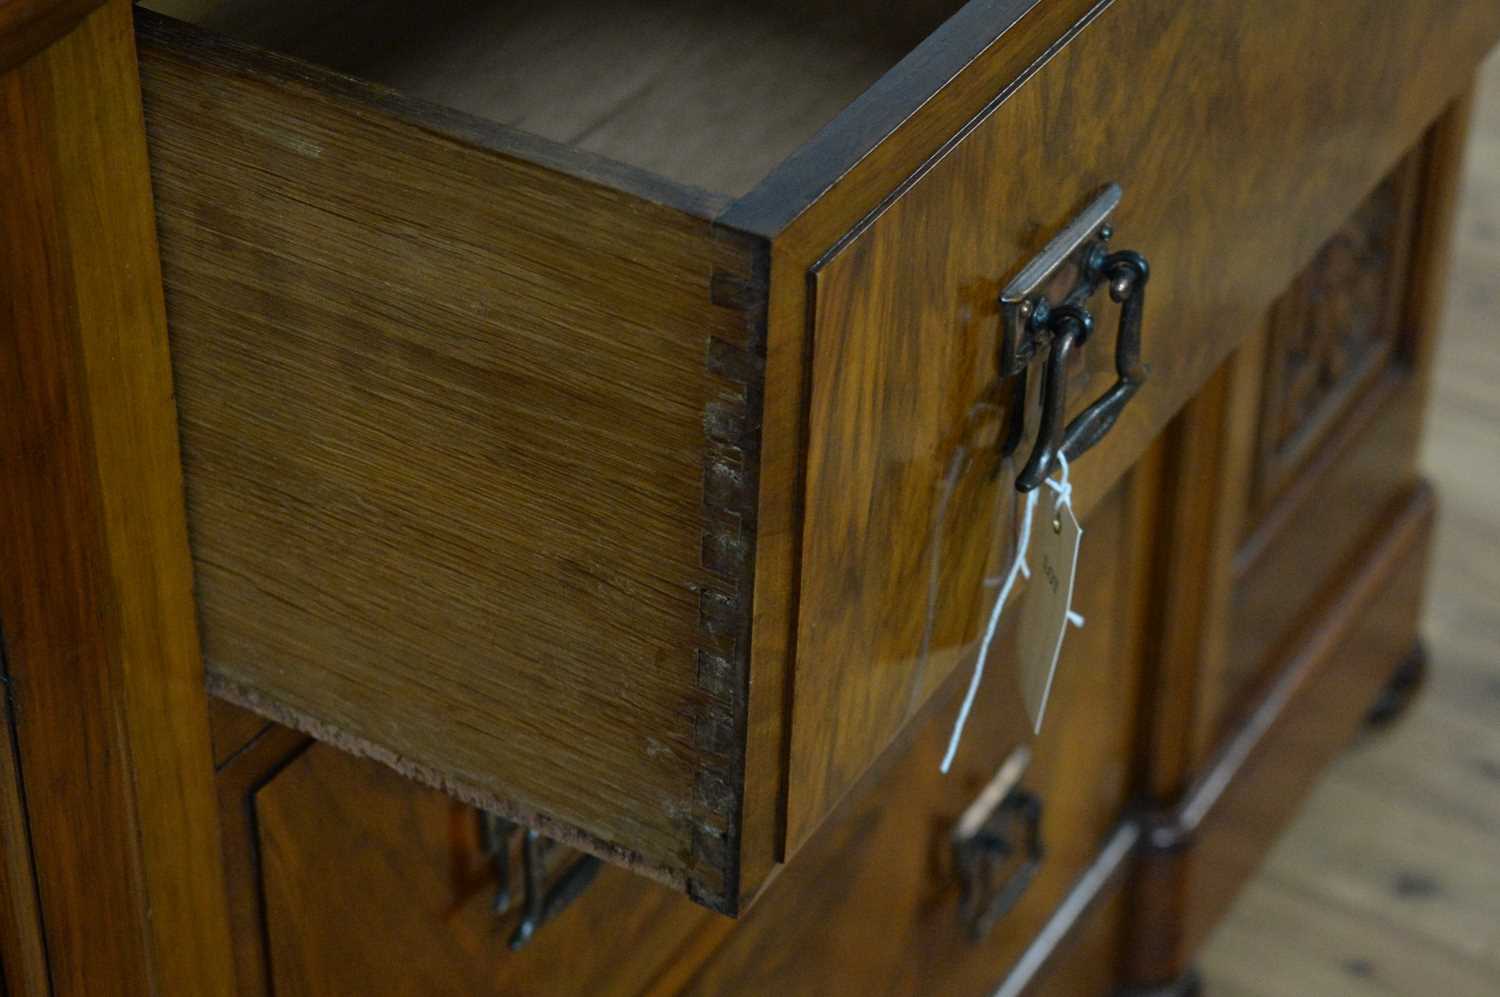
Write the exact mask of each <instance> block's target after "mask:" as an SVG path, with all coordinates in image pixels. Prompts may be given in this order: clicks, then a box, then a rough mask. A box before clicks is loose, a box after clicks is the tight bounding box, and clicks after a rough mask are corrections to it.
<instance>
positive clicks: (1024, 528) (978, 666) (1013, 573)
mask: <svg viewBox="0 0 1500 997" xmlns="http://www.w3.org/2000/svg"><path fill="white" fill-rule="evenodd" d="M1057 460H1058V465H1059V469H1060V473H1059V478H1058V480H1057V481H1053V480H1052V479H1051V478H1047V479H1046V481H1045V484H1046V485H1047V487H1048V488H1051V489H1052V490H1053V491H1054V492H1056V493H1057V502H1056V504H1055V506H1054V508H1055V509H1057V510H1058V511H1061V510H1062V507H1063V506H1067V507H1068V508H1070V509H1071V508H1072V507H1073V484H1072V482H1071V481H1069V480H1068V458H1067V457H1065V456H1063V453H1062V451H1061V450H1059V451H1058V452H1057ZM1040 494H1041V492H1040V491H1039V490H1038V489H1035V488H1033V489H1032V490H1031V491H1029V492H1027V493H1026V511H1025V514H1024V515H1023V516H1022V517H1021V535H1020V536H1019V537H1018V538H1017V539H1016V556H1015V559H1014V560H1013V561H1011V563H1010V570H1009V571H1007V572H1006V573H1005V584H1003V585H1002V586H1000V594H999V595H997V596H996V597H995V605H994V606H993V607H992V608H991V609H990V619H989V623H988V624H987V625H986V626H985V628H984V638H983V639H982V640H981V641H980V642H979V657H978V658H977V659H975V661H974V674H973V675H972V676H971V677H970V678H969V688H968V691H966V692H965V693H964V701H963V705H962V706H960V707H959V708H958V718H957V719H955V720H954V721H953V733H952V735H951V736H949V738H948V751H947V753H946V754H944V755H943V763H942V765H941V766H939V769H940V771H941V772H942V773H943V774H944V775H947V773H948V769H949V768H951V767H952V766H953V757H954V756H955V755H956V754H958V742H959V741H961V740H962V739H963V736H964V727H965V726H966V725H967V724H968V722H969V712H970V711H971V710H972V709H973V708H974V698H975V697H976V696H977V695H978V694H979V683H980V682H981V681H982V680H983V679H984V663H985V660H986V659H987V658H989V656H990V645H991V644H992V643H994V640H995V631H996V630H998V629H999V627H1000V612H1001V610H1003V609H1004V608H1005V603H1006V601H1007V600H1008V599H1009V598H1010V593H1011V590H1012V589H1014V588H1015V587H1016V579H1017V578H1018V577H1022V576H1024V577H1026V578H1030V577H1031V567H1030V566H1029V565H1028V564H1027V563H1026V551H1027V549H1028V548H1030V546H1031V520H1032V518H1033V515H1034V514H1035V512H1036V503H1037V496H1039V495H1040ZM986 584H987V585H988V584H990V583H989V582H986ZM1068 622H1069V623H1071V624H1073V625H1074V626H1075V627H1081V626H1083V617H1082V616H1080V615H1078V614H1077V613H1075V612H1073V611H1072V610H1069V611H1068Z"/></svg>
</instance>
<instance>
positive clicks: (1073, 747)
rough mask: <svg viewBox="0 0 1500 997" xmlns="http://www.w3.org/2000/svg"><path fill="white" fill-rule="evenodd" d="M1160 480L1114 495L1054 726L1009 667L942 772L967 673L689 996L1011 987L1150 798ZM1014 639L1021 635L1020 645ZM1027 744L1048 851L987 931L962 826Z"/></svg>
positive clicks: (1124, 486) (1085, 585)
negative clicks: (1036, 942) (1144, 632)
mask: <svg viewBox="0 0 1500 997" xmlns="http://www.w3.org/2000/svg"><path fill="white" fill-rule="evenodd" d="M1153 489H1154V482H1153V481H1152V480H1151V479H1150V478H1149V476H1146V475H1142V476H1140V477H1139V478H1137V477H1132V478H1129V479H1127V480H1126V481H1124V482H1122V483H1121V485H1120V486H1119V487H1117V488H1115V489H1113V490H1112V492H1111V493H1110V494H1109V495H1108V496H1105V497H1104V498H1103V499H1102V501H1101V504H1100V505H1099V507H1098V511H1097V513H1096V515H1095V517H1094V521H1093V526H1092V527H1091V530H1090V532H1089V534H1088V543H1089V544H1090V548H1089V550H1088V552H1087V553H1086V554H1085V555H1084V556H1085V557H1086V558H1087V559H1088V560H1087V563H1088V564H1089V565H1091V568H1090V569H1087V570H1084V571H1083V572H1082V573H1081V575H1080V578H1079V584H1078V590H1077V594H1076V599H1075V604H1076V606H1077V608H1078V610H1079V612H1081V613H1083V614H1084V616H1085V617H1086V618H1087V619H1088V621H1089V622H1088V625H1087V626H1086V627H1085V628H1084V629H1083V630H1080V631H1076V632H1074V633H1073V634H1071V635H1069V637H1068V639H1067V641H1066V643H1065V644H1064V645H1063V651H1062V660H1061V663H1060V665H1059V672H1058V678H1057V683H1056V687H1055V690H1054V693H1053V695H1054V700H1053V703H1052V705H1051V706H1050V707H1049V716H1048V718H1047V724H1046V726H1045V727H1044V728H1043V731H1042V733H1041V735H1040V737H1036V738H1033V737H1032V735H1031V732H1030V725H1029V722H1028V721H1027V719H1026V716H1025V711H1024V709H1023V708H1022V706H1021V703H1020V698H1019V697H1018V696H1017V695H1016V694H1015V692H1014V687H1013V679H1012V677H1011V676H1010V675H1008V674H1005V673H1004V672H1003V671H1002V672H997V674H996V675H995V676H994V679H995V681H993V682H990V683H988V684H987V685H986V686H985V687H984V689H983V690H982V693H981V695H980V697H979V700H978V702H977V705H976V707H975V715H974V722H973V725H972V727H971V728H970V732H969V738H968V740H967V741H966V746H967V747H966V750H965V751H964V752H963V753H961V754H960V756H959V758H958V760H957V761H956V763H955V766H954V769H953V771H952V773H950V774H949V775H948V776H946V777H943V776H940V775H938V773H937V765H938V761H939V759H940V758H941V757H942V754H943V751H944V749H945V748H946V746H947V738H948V732H949V728H950V723H951V716H952V712H951V711H952V707H953V706H954V704H955V703H956V700H957V698H958V695H959V694H960V693H961V692H962V691H963V690H962V686H963V682H962V681H961V679H962V676H954V677H953V679H952V680H950V681H949V682H948V683H947V685H946V686H945V687H944V689H943V690H941V691H940V692H939V693H938V694H937V695H936V697H935V701H934V704H933V705H932V706H931V707H930V708H929V709H927V710H924V711H923V712H922V713H921V715H920V718H919V719H918V720H917V721H916V723H915V724H914V726H915V727H916V730H915V732H914V733H912V734H909V735H907V736H905V737H904V738H903V743H902V745H901V747H900V749H898V751H896V752H893V753H892V754H891V755H888V756H887V759H886V760H885V761H882V762H881V763H880V764H879V765H877V767H876V769H875V770H874V771H872V772H871V773H870V775H869V776H867V777H866V779H865V780H864V781H863V782H862V783H861V786H860V787H859V788H858V789H856V790H855V791H854V793H853V794H852V795H851V797H850V798H849V799H847V800H846V801H845V803H844V805H843V806H842V807H841V808H840V810H839V812H838V814H837V815H836V816H835V817H833V818H832V819H831V820H830V821H829V822H828V824H827V826H825V827H824V828H822V829H821V830H820V831H819V832H818V833H817V834H816V835H815V836H814V838H813V840H812V841H811V842H810V843H809V844H808V845H807V847H806V849H804V851H803V853H802V854H799V855H798V856H797V858H796V859H795V860H794V861H793V862H791V863H790V864H789V865H788V866H787V867H786V868H785V869H784V870H782V872H781V873H780V875H779V876H778V877H777V878H776V879H775V880H774V881H773V882H772V883H771V884H770V885H769V886H768V887H767V889H766V891H765V893H764V895H763V896H762V897H761V898H760V899H759V900H758V901H757V902H756V905H755V906H754V907H752V908H751V909H750V911H749V912H748V913H747V914H746V915H745V916H744V917H743V918H742V919H741V920H740V922H739V923H738V924H737V925H736V926H735V928H734V931H733V932H732V933H731V934H730V935H729V937H728V939H727V941H725V943H724V944H723V946H722V947H721V948H720V949H719V951H718V952H717V953H716V954H715V956H714V957H713V958H712V959H711V960H710V961H709V963H708V964H707V966H706V967H705V968H704V969H703V971H702V972H701V973H700V974H699V975H698V976H697V978H696V979H695V980H694V981H693V983H692V985H691V986H690V987H689V989H688V992H690V993H694V994H705V995H707V994H723V993H743V994H759V993H787V994H828V993H833V992H857V993H869V994H908V993H954V994H959V993H975V994H977V993H991V992H993V991H994V990H995V988H997V987H999V986H1001V985H1002V983H1003V982H1004V981H1005V977H1006V976H1007V974H1009V973H1010V972H1011V970H1012V968H1013V967H1014V966H1015V964H1016V962H1017V960H1018V959H1019V958H1020V956H1021V954H1022V953H1023V951H1025V950H1026V949H1027V948H1028V946H1029V945H1030V944H1031V943H1032V941H1033V939H1034V938H1035V937H1036V936H1037V934H1038V931H1039V929H1040V928H1041V927H1042V925H1043V924H1045V923H1046V922H1047V921H1048V919H1049V918H1050V916H1051V915H1052V914H1053V912H1054V910H1055V909H1056V908H1057V906H1058V904H1059V902H1060V901H1062V899H1063V898H1064V897H1065V896H1066V895H1067V894H1068V892H1069V890H1070V889H1072V887H1073V886H1074V884H1075V882H1076V881H1077V880H1078V879H1079V878H1080V876H1082V875H1083V873H1084V872H1085V870H1087V869H1088V868H1089V867H1090V865H1091V864H1092V863H1093V862H1094V861H1095V860H1096V858H1097V856H1098V855H1099V853H1100V851H1101V849H1103V848H1104V847H1105V846H1106V843H1107V842H1108V841H1110V839H1111V836H1112V834H1113V833H1114V832H1115V830H1116V827H1117V825H1118V823H1119V822H1120V821H1121V819H1122V818H1123V817H1124V816H1125V813H1126V805H1127V804H1128V802H1129V801H1130V799H1131V798H1132V796H1133V792H1134V787H1133V783H1132V762H1131V758H1132V753H1133V748H1134V744H1135V739H1136V737H1137V735H1138V729H1137V717H1138V707H1139V702H1138V698H1137V688H1136V683H1137V680H1138V676H1139V670H1140V667H1141V664H1142V657H1141V655H1142V653H1143V650H1144V649H1143V647H1142V646H1141V645H1140V643H1139V642H1138V641H1137V640H1135V638H1134V635H1135V634H1137V633H1138V632H1139V631H1140V630H1141V629H1142V627H1141V618H1140V617H1141V615H1142V613H1143V612H1144V609H1145V606H1146V604H1147V602H1148V597H1147V591H1148V590H1147V589H1146V588H1145V587H1144V586H1143V584H1142V581H1143V579H1142V578H1141V575H1140V568H1141V566H1142V564H1143V563H1144V562H1145V561H1146V560H1147V559H1146V558H1144V557H1142V556H1141V554H1142V552H1143V550H1145V549H1147V548H1148V547H1149V543H1150V541H1149V538H1148V537H1147V536H1146V535H1145V534H1144V533H1142V532H1141V531H1140V530H1139V524H1140V523H1141V522H1143V521H1145V520H1146V519H1147V518H1148V517H1144V516H1142V514H1141V513H1142V511H1143V509H1144V508H1146V507H1148V506H1149V504H1150V503H1151V502H1152V501H1153V498H1154V495H1153ZM1013 645H1014V642H1013V641H1011V640H1007V641H1005V646H1004V648H1003V650H1004V652H1005V653H1007V654H1008V653H1009V652H1010V651H1011V650H1012V648H1013ZM1018 744H1028V745H1029V746H1030V747H1031V750H1032V753H1033V761H1032V763H1031V766H1030V768H1029V769H1028V770H1027V772H1026V774H1025V775H1024V777H1023V779H1022V785H1023V786H1024V787H1025V788H1027V789H1029V790H1031V791H1033V792H1035V793H1036V794H1037V795H1038V796H1039V798H1040V799H1041V801H1042V805H1043V818H1042V835H1043V840H1044V844H1045V847H1046V857H1045V858H1044V859H1043V862H1042V866H1041V869H1040V872H1039V874H1038V875H1037V878H1036V879H1035V880H1034V881H1033V882H1032V883H1031V885H1030V886H1029V887H1028V889H1027V890H1026V892H1025V893H1024V894H1023V895H1022V898H1021V900H1020V903H1019V904H1018V905H1017V906H1016V907H1015V908H1014V909H1013V910H1012V911H1011V912H1010V913H1009V914H1007V915H1006V916H1005V917H1004V918H1002V919H1001V920H1000V921H999V922H998V923H997V924H996V925H995V927H994V929H993V930H992V931H991V932H990V933H989V934H988V935H987V936H985V937H984V938H982V939H981V940H979V941H978V942H975V941H973V940H971V939H970V938H969V937H968V936H967V934H966V933H965V931H964V928H963V926H962V923H961V922H960V919H959V916H958V897H959V885H958V880H957V876H956V873H955V870H954V867H953V862H952V856H951V853H950V850H949V844H948V842H949V836H950V835H951V833H952V830H953V826H954V823H955V821H956V820H957V818H958V815H959V814H960V813H962V812H963V810H964V808H965V807H966V806H967V805H968V803H969V802H970V801H971V800H972V799H973V797H974V796H975V794H976V793H977V792H978V790H979V789H980V787H982V786H983V785H984V784H985V783H986V782H987V781H988V780H989V779H990V778H991V777H992V776H993V774H994V772H995V770H996V768H998V767H999V765H1000V764H1001V762H1003V761H1004V760H1005V759H1006V757H1007V756H1008V754H1009V753H1010V751H1011V750H1012V749H1013V748H1014V747H1015V746H1016V745H1018ZM1126 854H1128V847H1127V850H1126ZM1107 885H1108V881H1107V880H1106V881H1105V883H1103V884H1101V887H1104V886H1107ZM1091 934H1097V936H1098V938H1097V940H1096V941H1094V942H1093V943H1091V944H1090V945H1089V947H1087V948H1085V950H1084V951H1078V952H1074V954H1073V958H1077V959H1080V960H1084V961H1088V962H1091V963H1093V964H1094V966H1095V969H1096V971H1098V972H1099V973H1100V974H1101V975H1105V976H1107V975H1109V973H1110V967H1111V965H1112V961H1111V957H1112V955H1113V954H1114V952H1115V949H1114V948H1113V947H1112V944H1113V943H1112V942H1111V938H1112V936H1110V935H1109V934H1108V932H1107V931H1103V930H1102V929H1101V930H1099V931H1097V932H1091ZM1095 944H1096V945H1098V946H1099V947H1098V948H1093V947H1092V945H1095ZM1036 968H1037V967H1034V966H1033V967H1031V968H1030V969H1029V970H1028V978H1029V976H1030V974H1031V973H1034V972H1036Z"/></svg>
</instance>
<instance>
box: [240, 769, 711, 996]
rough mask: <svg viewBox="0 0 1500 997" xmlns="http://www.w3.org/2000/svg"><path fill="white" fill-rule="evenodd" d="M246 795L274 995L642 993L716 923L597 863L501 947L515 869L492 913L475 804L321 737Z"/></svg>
mask: <svg viewBox="0 0 1500 997" xmlns="http://www.w3.org/2000/svg"><path fill="white" fill-rule="evenodd" d="M252 806H253V809H254V814H255V827H256V838H257V841H256V845H257V849H258V854H259V858H260V861H259V870H260V872H259V875H260V882H259V889H258V892H259V894H260V898H261V902H262V903H263V905H264V906H263V924H264V931H265V935H264V944H265V946H266V956H267V958H266V964H267V966H268V971H267V974H268V976H269V980H268V983H269V987H268V990H269V992H271V993H275V994H277V995H279V997H288V995H306V997H321V995H327V994H382V995H385V994H392V995H394V994H412V995H418V994H420V995H423V997H429V995H438V994H452V995H454V997H458V995H466V997H472V995H475V994H492V993H493V994H516V993H537V994H543V993H545V994H634V993H640V992H643V991H645V990H647V989H648V988H649V987H650V985H651V984H652V983H653V981H655V980H656V979H657V978H658V977H659V976H660V975H661V974H663V973H664V972H666V971H667V970H668V969H669V968H670V967H671V965H672V964H673V962H674V960H676V959H677V957H678V955H679V950H681V949H683V948H684V947H689V948H690V943H691V942H692V941H693V940H694V938H695V936H696V935H697V934H698V933H699V932H700V931H702V930H703V929H704V928H705V927H707V926H709V924H710V922H712V921H714V920H716V918H715V915H713V914H711V913H709V912H708V911H706V910H703V909H702V908H701V907H698V906H696V905H694V904H693V903H692V902H691V901H689V900H688V899H687V898H686V897H683V896H681V895H679V894H676V893H674V892H672V891H671V890H669V889H667V888H666V887H663V886H659V885H657V884H655V883H651V882H649V881H647V880H645V879H642V878H640V877H638V876H635V875H632V874H630V873H628V872H626V871H625V870H623V869H618V868H614V867H609V866H606V867H604V868H601V869H600V870H599V871H598V873H597V875H596V877H595V879H594V881H593V882H592V883H591V884H590V885H589V886H588V888H587V890H586V891H585V893H584V894H583V895H582V896H581V898H580V899H578V900H577V901H576V902H574V903H573V904H571V905H570V906H569V907H568V908H567V909H566V910H565V911H564V912H563V914H561V915H560V916H559V917H558V918H557V919H556V920H552V921H548V922H546V923H544V924H542V926H541V927H540V929H539V930H538V931H537V932H536V933H535V935H534V936H533V937H532V939H531V940H530V941H529V942H528V943H527V944H526V945H525V946H524V947H523V948H521V949H520V950H518V951H514V952H512V951H510V950H509V949H508V948H507V942H508V940H509V939H510V938H511V937H512V934H513V932H514V929H515V927H516V924H517V922H518V919H519V910H518V909H517V908H519V907H520V906H521V903H522V900H523V895H524V890H523V888H522V885H521V880H522V870H521V868H520V867H519V865H518V864H516V863H514V862H513V863H512V869H511V877H510V883H511V908H510V911H509V912H508V913H507V914H504V915H499V914H497V913H496V911H495V910H494V906H493V904H494V898H495V896H496V888H497V884H498V878H497V875H496V872H495V869H494V866H493V864H492V859H491V858H490V856H489V855H488V854H487V852H486V848H485V845H484V842H483V840H482V838H483V835H482V832H481V822H480V815H479V814H478V813H477V812H476V811H475V810H474V809H473V808H471V807H468V806H465V805H463V804H461V803H458V802H456V801H453V800H450V799H448V798H446V797H444V796H442V795H441V794H439V793H437V792H435V791H432V790H428V789H425V788H423V787H421V786H418V785H416V784H414V783H412V782H410V781H408V780H406V779H403V778H402V777H400V776H399V775H397V774H396V773H395V772H392V771H390V770H389V769H386V768H383V767H382V766H379V765H376V764H375V763H373V762H369V761H366V760H363V759H359V758H355V757H353V756H350V755H346V754H344V753H342V752H340V751H337V750H335V749H333V748H331V747H328V746H327V745H318V744H315V745H312V746H310V747H309V748H307V749H306V750H305V751H304V752H302V753H301V754H300V755H298V756H297V757H296V758H295V759H294V760H293V761H291V762H290V763H289V764H287V765H286V766H285V767H284V768H282V769H281V770H280V771H279V772H277V773H276V774H275V776H274V777H272V778H271V780H270V781H269V782H268V783H266V784H265V785H263V786H261V787H260V788H259V789H257V790H256V791H255V792H254V795H253V801H252ZM574 856H576V853H573V855H572V856H569V855H563V856H560V857H561V858H563V859H569V858H571V857H574ZM551 878H553V879H554V880H555V879H556V874H555V873H554V875H553V876H552V877H551ZM242 975H243V974H242ZM246 982H247V981H244V980H242V987H244V985H245V983H246ZM246 992H247V993H256V992H259V991H257V990H254V989H248V988H247V989H246Z"/></svg>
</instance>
